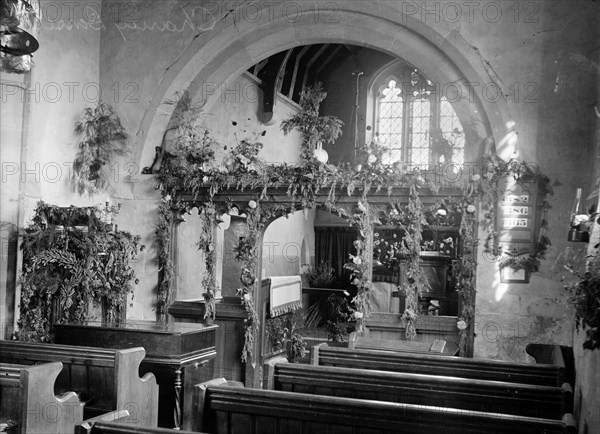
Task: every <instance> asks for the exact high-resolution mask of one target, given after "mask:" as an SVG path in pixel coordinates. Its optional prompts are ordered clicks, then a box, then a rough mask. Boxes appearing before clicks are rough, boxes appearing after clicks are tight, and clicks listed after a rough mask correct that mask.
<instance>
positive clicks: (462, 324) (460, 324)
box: [456, 319, 467, 330]
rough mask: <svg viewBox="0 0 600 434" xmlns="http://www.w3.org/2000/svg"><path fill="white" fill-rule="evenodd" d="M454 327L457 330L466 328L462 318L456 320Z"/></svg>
mask: <svg viewBox="0 0 600 434" xmlns="http://www.w3.org/2000/svg"><path fill="white" fill-rule="evenodd" d="M456 328H458V329H459V330H465V329H466V328H467V323H466V322H465V321H464V320H462V319H461V320H460V321H457V322H456Z"/></svg>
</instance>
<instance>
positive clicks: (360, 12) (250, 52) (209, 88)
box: [134, 2, 510, 164]
mask: <svg viewBox="0 0 600 434" xmlns="http://www.w3.org/2000/svg"><path fill="white" fill-rule="evenodd" d="M296 5H297V7H296V9H295V10H294V15H293V22H292V20H291V18H290V11H289V9H286V8H287V6H286V3H281V4H278V5H272V4H267V5H265V4H263V5H256V12H255V16H258V17H259V18H260V19H258V20H255V19H253V20H242V21H234V20H227V19H225V17H224V19H222V20H220V21H219V22H217V23H216V24H215V27H214V28H213V29H212V30H210V31H207V32H205V33H203V34H201V35H199V36H198V37H197V38H196V39H195V40H194V41H193V42H192V43H191V44H190V46H189V47H188V48H187V49H186V50H185V52H184V53H183V54H182V55H181V56H180V57H179V58H178V60H177V61H176V62H175V63H174V64H173V65H171V67H170V68H169V71H168V72H167V74H165V76H164V77H163V79H162V80H161V82H160V84H159V86H157V88H156V90H155V92H154V95H153V97H152V99H151V101H150V103H149V106H148V108H147V109H146V111H145V113H144V116H143V118H142V122H141V125H140V128H139V133H138V135H137V140H136V145H135V151H134V152H135V160H136V161H138V162H139V164H142V162H144V161H151V160H152V157H153V155H154V147H155V146H156V144H157V143H161V141H162V137H163V135H164V133H165V131H166V130H167V124H168V122H169V119H170V118H171V115H172V110H173V109H174V107H173V106H165V105H164V104H163V101H164V100H165V99H168V98H170V97H172V95H174V94H175V93H176V92H178V91H182V90H187V91H188V92H189V94H190V95H192V96H194V97H196V98H198V99H200V100H205V101H206V105H205V107H207V109H210V107H211V105H212V104H213V103H214V102H215V101H217V100H218V99H219V98H220V96H221V92H222V91H223V89H227V84H228V83H229V82H231V80H233V79H235V78H236V77H238V76H239V75H240V74H241V73H242V72H243V71H244V70H246V69H247V68H248V67H250V66H251V65H253V64H255V63H257V62H258V61H260V60H262V59H264V58H266V57H268V56H270V55H272V54H275V53H277V52H280V51H283V50H286V49H289V48H291V47H294V46H298V45H307V44H314V43H341V44H353V45H360V46H365V47H368V48H372V49H376V50H380V51H383V52H385V53H388V54H390V55H393V56H396V57H402V58H404V59H406V60H407V61H408V62H409V63H411V64H413V65H414V66H415V67H416V68H418V69H419V70H421V71H423V72H424V73H425V74H427V75H428V77H430V79H431V80H433V81H434V82H439V83H454V84H455V85H456V86H457V88H458V89H459V91H460V92H461V95H465V96H466V97H468V98H469V99H470V101H469V102H470V103H472V104H473V110H472V116H473V123H474V125H477V129H478V134H479V136H480V138H481V139H483V138H485V137H488V136H492V137H496V138H498V137H502V135H504V133H505V125H506V123H507V122H508V121H509V120H510V116H509V112H508V106H507V104H506V101H504V100H503V99H501V100H500V101H486V100H485V98H481V95H478V93H477V92H473V87H472V86H473V84H474V83H478V84H483V83H486V82H489V81H490V79H489V75H488V72H487V70H486V67H485V66H486V64H485V60H484V59H483V58H482V57H481V56H480V54H479V52H478V50H477V49H476V48H475V47H473V46H472V45H470V44H469V43H468V42H467V41H466V40H465V39H464V38H462V37H461V36H460V35H459V34H458V32H456V31H455V30H452V29H451V28H449V27H448V26H447V24H446V23H444V22H443V21H442V22H440V23H433V24H435V27H433V26H430V25H428V24H427V23H425V22H423V21H420V20H418V19H416V18H414V17H413V16H412V15H405V14H402V12H401V10H400V7H401V6H399V5H396V7H394V5H393V4H392V5H390V4H389V3H388V4H383V3H381V2H340V3H336V4H335V10H326V9H325V8H326V6H327V5H334V3H332V2H322V3H319V2H314V3H312V2H311V4H310V5H309V4H307V5H306V6H307V9H306V10H301V9H302V8H301V7H300V5H301V4H296ZM319 5H322V6H319ZM309 7H312V9H309ZM319 7H322V9H319ZM256 14H258V15H256ZM326 20H330V22H324V21H326ZM486 77H487V80H486ZM498 151H499V153H500V154H501V155H502V150H498Z"/></svg>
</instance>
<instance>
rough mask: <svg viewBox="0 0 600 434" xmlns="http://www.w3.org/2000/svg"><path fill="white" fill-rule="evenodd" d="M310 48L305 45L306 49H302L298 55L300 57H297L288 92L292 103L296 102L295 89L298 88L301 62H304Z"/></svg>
mask: <svg viewBox="0 0 600 434" xmlns="http://www.w3.org/2000/svg"><path fill="white" fill-rule="evenodd" d="M309 48H310V45H305V46H304V47H302V50H300V53H298V55H297V56H296V62H295V63H294V72H293V73H292V82H291V84H290V91H289V92H288V98H289V99H291V100H292V101H293V100H294V87H295V86H296V77H297V76H298V67H299V66H300V60H302V57H304V55H305V54H306V52H307V51H308V49H309Z"/></svg>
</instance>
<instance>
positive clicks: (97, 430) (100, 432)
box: [76, 422, 206, 434]
mask: <svg viewBox="0 0 600 434" xmlns="http://www.w3.org/2000/svg"><path fill="white" fill-rule="evenodd" d="M89 433H90V434H167V433H177V434H203V433H198V432H197V431H182V430H173V429H172V428H148V427H143V426H136V425H130V424H124V423H119V422H96V423H95V424H94V425H93V426H92V427H91V429H90V431H89ZM76 434H77V433H76ZM204 434H206V433H204Z"/></svg>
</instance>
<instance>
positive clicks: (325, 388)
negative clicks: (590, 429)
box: [265, 363, 572, 420]
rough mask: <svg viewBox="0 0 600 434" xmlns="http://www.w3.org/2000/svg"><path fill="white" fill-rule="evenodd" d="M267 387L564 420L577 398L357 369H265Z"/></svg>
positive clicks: (538, 389) (549, 390) (553, 391)
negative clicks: (571, 404) (573, 400)
mask: <svg viewBox="0 0 600 434" xmlns="http://www.w3.org/2000/svg"><path fill="white" fill-rule="evenodd" d="M265 369H266V375H267V382H266V384H265V387H266V388H267V389H272V390H282V391H287V392H300V393H310V394H315V395H327V396H344V397H348V398H358V399H374V400H377V401H390V402H402V403H406V404H420V405H428V406H437V407H453V408H459V409H463V410H476V411H484V412H494V413H504V414H514V415H520V416H531V417H539V418H547V419H558V420H561V419H562V418H563V416H565V414H569V413H572V408H570V403H572V396H570V394H569V393H568V392H565V391H564V390H562V389H561V388H559V387H552V386H537V385H531V384H520V383H506V382H500V381H489V380H473V379H468V378H457V377H446V376H435V375H423V374H407V373H402V372H386V371H376V370H366V369H356V368H338V367H331V366H314V365H299V364H290V363H277V364H274V365H265Z"/></svg>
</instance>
